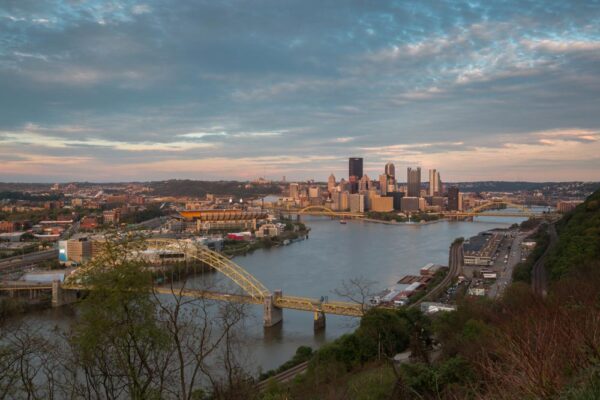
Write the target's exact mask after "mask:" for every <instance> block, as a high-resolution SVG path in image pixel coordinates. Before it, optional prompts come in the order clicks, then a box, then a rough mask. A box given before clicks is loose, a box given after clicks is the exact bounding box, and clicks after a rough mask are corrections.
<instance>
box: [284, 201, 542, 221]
mask: <svg viewBox="0 0 600 400" xmlns="http://www.w3.org/2000/svg"><path fill="white" fill-rule="evenodd" d="M501 207H505V208H510V209H515V210H517V211H506V212H505V211H496V210H497V209H499V208H501ZM273 211H276V212H280V213H283V214H291V215H311V216H325V217H332V218H348V219H350V218H357V219H360V218H365V217H366V214H365V213H358V212H351V211H334V210H332V209H331V208H329V207H326V206H308V207H304V208H298V207H275V208H273ZM433 214H437V215H441V216H443V217H445V218H470V217H482V216H485V217H536V216H538V217H539V216H543V213H541V212H539V211H536V210H533V209H532V208H530V207H527V206H525V205H523V204H516V203H513V202H511V201H508V200H492V201H488V202H486V203H483V204H481V205H479V206H477V207H474V208H472V209H469V210H467V211H441V212H437V213H433Z"/></svg>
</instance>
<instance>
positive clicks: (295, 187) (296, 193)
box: [290, 183, 300, 199]
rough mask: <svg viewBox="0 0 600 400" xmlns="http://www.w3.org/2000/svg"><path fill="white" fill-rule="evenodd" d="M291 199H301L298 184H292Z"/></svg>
mask: <svg viewBox="0 0 600 400" xmlns="http://www.w3.org/2000/svg"><path fill="white" fill-rule="evenodd" d="M290 197H291V198H293V199H297V198H298V197H300V188H299V185H298V184H297V183H290Z"/></svg>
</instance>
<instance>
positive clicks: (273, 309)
mask: <svg viewBox="0 0 600 400" xmlns="http://www.w3.org/2000/svg"><path fill="white" fill-rule="evenodd" d="M282 295H283V293H282V291H281V290H276V291H275V292H273V293H272V294H270V295H269V296H267V297H265V303H264V314H263V322H264V327H265V328H270V327H272V326H275V325H277V324H278V323H280V322H281V321H283V309H282V308H280V307H277V306H276V305H275V303H276V302H277V299H278V298H280V297H281V296H282Z"/></svg>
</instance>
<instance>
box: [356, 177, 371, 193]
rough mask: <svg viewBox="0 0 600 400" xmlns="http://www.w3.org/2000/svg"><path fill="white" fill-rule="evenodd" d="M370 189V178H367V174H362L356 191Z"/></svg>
mask: <svg viewBox="0 0 600 400" xmlns="http://www.w3.org/2000/svg"><path fill="white" fill-rule="evenodd" d="M370 189H371V180H370V179H369V177H368V176H367V175H363V177H362V178H360V181H359V182H358V191H359V192H363V191H368V190H370Z"/></svg>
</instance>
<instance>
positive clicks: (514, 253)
mask: <svg viewBox="0 0 600 400" xmlns="http://www.w3.org/2000/svg"><path fill="white" fill-rule="evenodd" d="M530 234H531V232H530V231H527V232H521V233H519V234H517V235H516V236H515V237H514V238H513V240H512V243H511V249H510V250H508V249H506V253H504V252H503V251H501V252H500V254H499V255H498V257H497V258H496V265H495V266H494V271H497V273H498V279H496V282H494V284H493V285H492V286H490V290H489V291H488V293H487V295H488V297H490V298H492V299H493V298H495V297H497V296H500V295H501V294H502V292H504V289H506V287H507V286H508V285H509V284H510V283H511V282H512V274H513V270H514V268H515V266H516V265H517V264H518V263H519V262H521V257H522V250H521V243H523V240H525V238H526V237H527V236H529V235H530ZM505 254H507V255H508V260H507V262H506V263H504V255H505Z"/></svg>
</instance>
